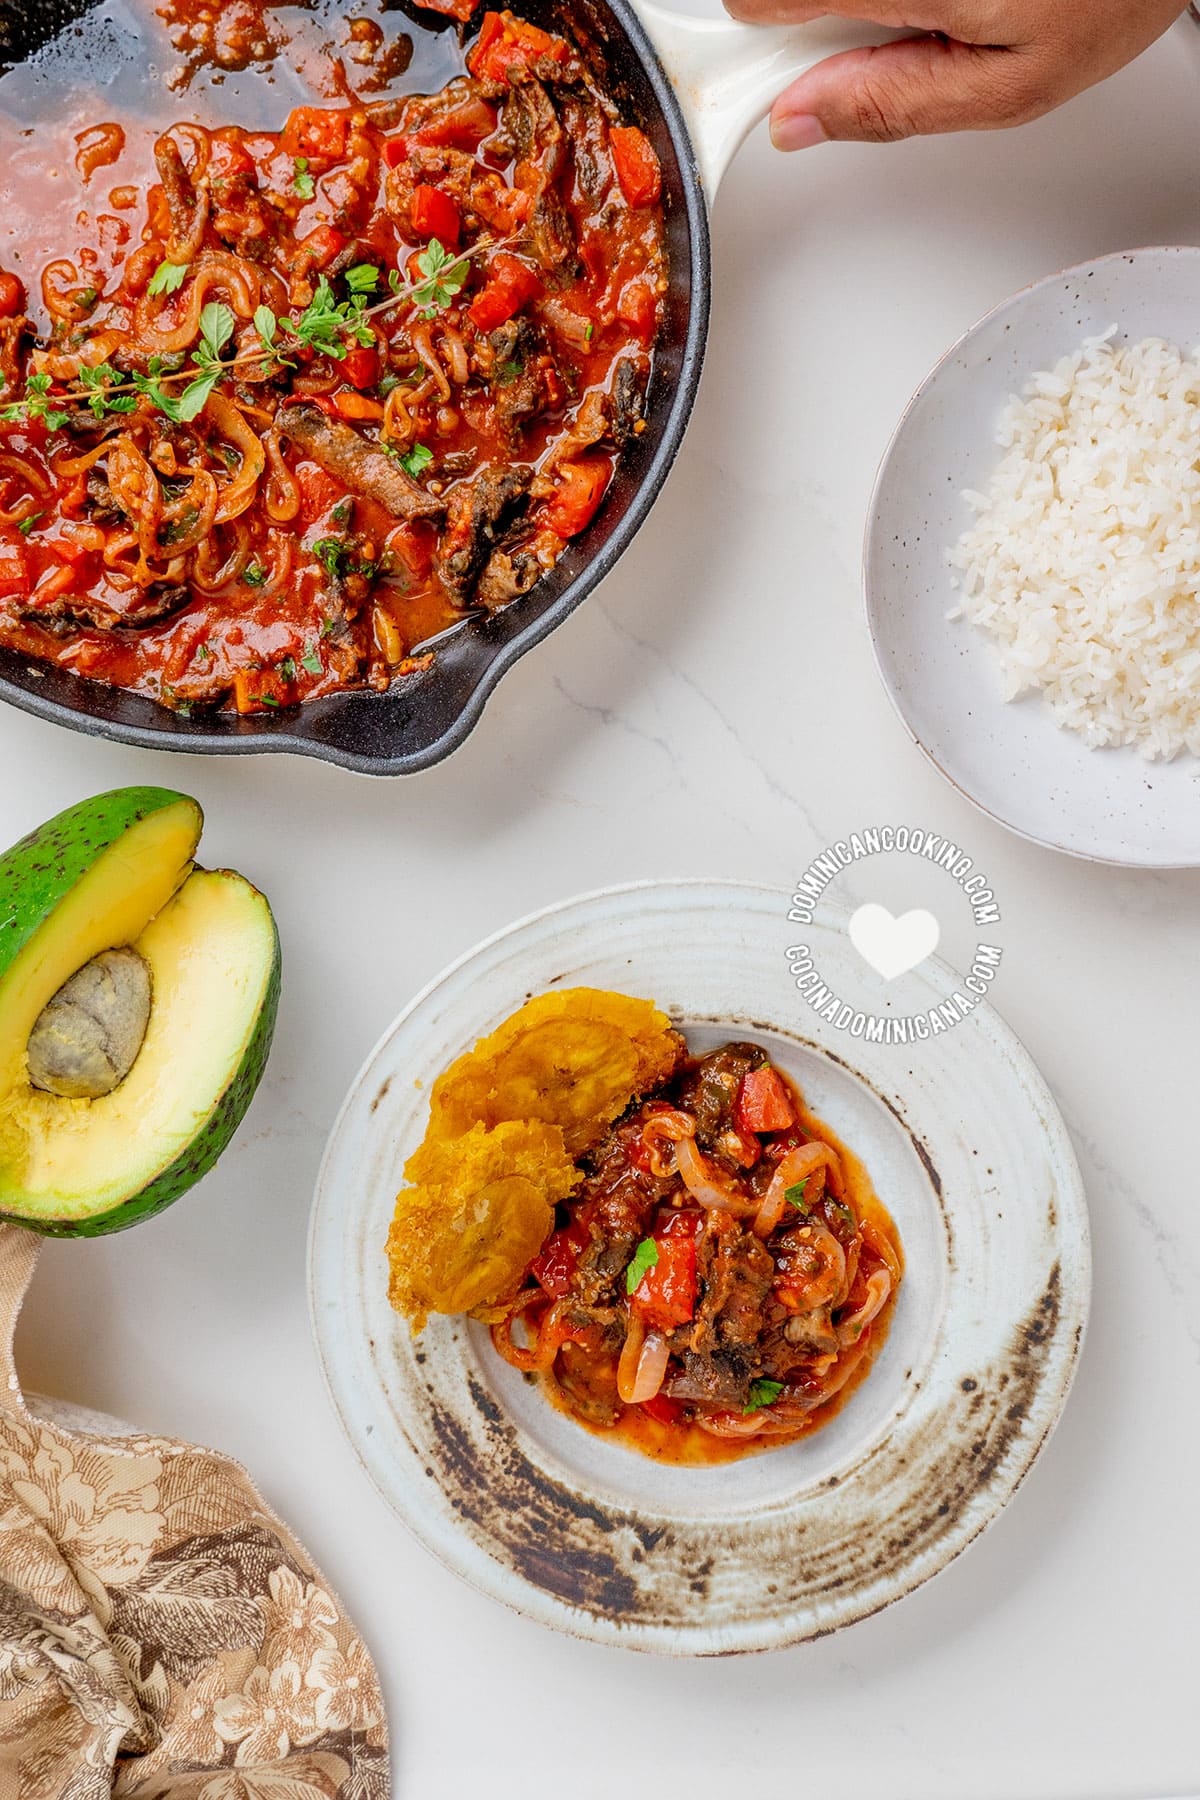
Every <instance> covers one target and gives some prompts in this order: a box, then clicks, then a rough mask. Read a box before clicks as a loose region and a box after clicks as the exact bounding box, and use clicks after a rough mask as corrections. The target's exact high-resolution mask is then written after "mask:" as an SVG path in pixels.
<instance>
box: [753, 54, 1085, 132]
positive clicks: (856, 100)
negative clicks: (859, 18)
mask: <svg viewBox="0 0 1200 1800" xmlns="http://www.w3.org/2000/svg"><path fill="white" fill-rule="evenodd" d="M1066 97H1067V95H1066V93H1065V92H1064V93H1063V94H1061V95H1059V94H1057V93H1056V92H1054V91H1052V88H1051V85H1050V83H1049V82H1048V81H1047V80H1046V78H1045V76H1044V75H1043V74H1042V73H1040V65H1039V64H1038V63H1037V61H1036V59H1034V58H1033V57H1031V56H1029V55H1027V54H1026V53H1024V52H1022V51H1017V50H1006V49H985V48H980V47H978V46H976V45H974V44H965V43H958V42H953V41H952V42H947V41H946V40H945V39H943V38H932V37H919V38H905V39H902V40H901V41H899V42H898V43H894V44H887V45H885V46H883V47H882V48H879V49H875V50H851V51H848V52H847V53H846V54H845V55H842V56H831V57H829V58H828V59H827V60H826V61H825V62H822V63H818V64H817V65H816V66H815V67H814V68H812V69H810V70H809V71H808V73H807V74H806V75H802V76H801V77H800V79H799V81H796V82H793V84H792V86H791V87H790V88H788V89H787V90H786V92H785V93H783V94H781V95H780V97H779V99H778V100H777V101H776V102H775V106H774V108H773V110H772V113H771V136H772V138H773V140H774V142H775V144H776V146H777V148H779V149H780V150H804V149H808V148H809V147H810V146H811V145H813V144H819V143H825V142H827V141H828V140H829V139H831V138H835V139H841V140H846V141H853V142H858V143H889V142H894V141H895V140H897V139H899V138H908V137H915V136H917V135H918V134H923V133H928V132H942V131H980V130H987V129H991V128H995V127H999V126H1003V125H1018V124H1022V123H1024V122H1025V121H1026V120H1027V119H1034V118H1038V117H1039V116H1040V115H1041V114H1042V113H1044V112H1048V111H1049V110H1050V108H1051V107H1052V106H1054V105H1055V104H1056V103H1057V102H1058V100H1059V99H1065V98H1066Z"/></svg>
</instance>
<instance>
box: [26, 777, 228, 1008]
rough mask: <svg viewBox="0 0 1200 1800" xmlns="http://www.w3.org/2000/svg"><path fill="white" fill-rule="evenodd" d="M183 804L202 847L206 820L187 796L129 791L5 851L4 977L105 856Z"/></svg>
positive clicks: (87, 803) (56, 821) (99, 800)
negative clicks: (134, 830)
mask: <svg viewBox="0 0 1200 1800" xmlns="http://www.w3.org/2000/svg"><path fill="white" fill-rule="evenodd" d="M180 803H182V804H183V805H185V806H190V807H192V808H193V809H194V811H195V814H196V842H197V843H199V841H200V831H201V828H202V826H203V823H204V815H203V814H202V812H201V811H200V808H199V806H198V805H197V804H196V802H195V801H194V800H192V799H189V797H188V795H186V794H176V793H173V792H172V791H171V789H170V788H157V787H129V788H115V789H114V790H113V791H112V792H111V793H108V794H94V795H93V796H92V798H91V799H90V800H81V801H80V802H79V803H78V805H76V806H69V807H68V808H67V810H66V811H65V812H60V813H59V814H58V816H57V817H56V818H53V819H48V820H47V821H46V823H45V824H44V825H39V826H38V828H37V830H36V831H31V832H30V833H29V835H28V837H23V838H22V839H21V841H20V843H17V844H14V845H13V847H12V849H11V850H6V851H5V853H4V855H3V856H0V977H3V976H4V975H6V974H7V973H8V971H9V969H10V968H11V967H12V965H13V963H14V962H15V961H16V959H17V957H18V956H20V954H21V952H22V951H23V950H24V948H25V946H26V945H27V944H28V942H29V940H30V938H31V937H32V936H33V934H34V932H35V931H36V930H37V929H38V927H39V926H40V925H41V924H42V922H43V920H45V919H47V918H48V917H49V915H50V914H51V913H52V912H53V911H54V909H55V907H56V906H59V905H60V904H61V903H62V901H63V900H64V899H65V898H66V896H67V895H68V894H69V893H70V891H71V889H72V888H73V887H74V886H75V885H76V883H77V882H79V881H81V880H82V878H83V877H84V876H85V875H86V874H87V872H88V870H89V869H90V868H91V867H92V864H93V863H94V862H95V861H96V859H97V858H98V857H99V856H101V855H102V854H103V852H104V851H105V850H108V849H110V848H111V847H112V845H113V844H115V843H116V842H117V840H118V839H119V838H121V837H123V836H124V835H125V833H126V832H127V831H128V830H129V829H130V827H131V826H133V825H136V824H137V823H138V822H139V821H140V820H141V819H146V818H149V816H150V814H151V813H156V812H161V811H162V810H163V808H164V807H166V806H177V805H179V804H180ZM183 873H184V871H183V870H181V871H180V874H181V876H182V874H183Z"/></svg>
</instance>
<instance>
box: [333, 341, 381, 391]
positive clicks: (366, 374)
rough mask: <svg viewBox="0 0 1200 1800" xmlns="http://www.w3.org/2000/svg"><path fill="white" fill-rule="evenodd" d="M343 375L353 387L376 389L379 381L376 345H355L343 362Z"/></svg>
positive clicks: (348, 351)
mask: <svg viewBox="0 0 1200 1800" xmlns="http://www.w3.org/2000/svg"><path fill="white" fill-rule="evenodd" d="M341 370H342V374H343V375H344V376H345V377H346V380H347V381H348V382H349V383H350V386H351V387H356V388H369V387H374V386H375V383H376V382H377V381H378V380H379V352H378V350H377V349H376V348H375V346H374V344H355V345H354V347H353V349H351V350H347V352H346V354H345V356H344V357H343V358H342V362H341Z"/></svg>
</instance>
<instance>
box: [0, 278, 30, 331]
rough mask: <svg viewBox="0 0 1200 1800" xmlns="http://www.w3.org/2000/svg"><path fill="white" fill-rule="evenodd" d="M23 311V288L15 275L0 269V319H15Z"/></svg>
mask: <svg viewBox="0 0 1200 1800" xmlns="http://www.w3.org/2000/svg"><path fill="white" fill-rule="evenodd" d="M24 311H25V288H24V285H23V283H22V282H21V281H20V280H19V279H18V278H17V276H15V275H10V274H9V272H8V270H7V269H0V319H15V318H16V316H17V314H18V313H22V312H24Z"/></svg>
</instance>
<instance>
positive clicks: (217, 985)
mask: <svg viewBox="0 0 1200 1800" xmlns="http://www.w3.org/2000/svg"><path fill="white" fill-rule="evenodd" d="M201 823H202V820H201V815H200V809H199V808H198V807H197V806H196V804H195V802H194V801H191V800H188V799H186V798H185V797H184V796H182V795H178V794H172V793H169V792H168V791H167V790H163V789H133V790H130V789H122V790H119V791H118V793H116V794H113V795H101V796H98V797H97V799H96V800H94V801H90V802H84V804H83V806H82V807H78V808H73V809H72V811H71V812H70V813H68V814H62V815H60V817H59V818H58V819H56V820H52V821H51V822H50V824H49V825H48V826H45V827H43V828H42V832H41V833H40V834H39V833H34V834H33V835H32V836H31V837H30V838H28V839H26V840H24V842H23V843H22V844H20V845H18V846H16V847H15V849H14V850H13V851H10V852H9V853H8V855H7V856H5V857H3V858H0V907H4V906H6V905H7V907H8V909H9V920H10V923H9V929H8V935H7V937H6V936H5V935H4V931H3V930H0V1218H5V1219H9V1220H11V1221H12V1222H14V1223H18V1224H23V1225H27V1226H30V1227H31V1228H33V1229H34V1230H37V1231H41V1232H44V1233H47V1234H49V1235H58V1236H93V1235H97V1234H99V1233H102V1232H108V1231H116V1230H120V1229H121V1228H122V1227H123V1226H125V1225H129V1224H132V1223H134V1222H135V1221H136V1220H138V1219H141V1218H145V1217H146V1216H148V1215H149V1214H150V1213H153V1212H157V1211H159V1210H160V1209H161V1208H162V1207H164V1206H166V1205H169V1204H170V1202H171V1201H172V1200H175V1199H178V1197H179V1195H180V1194H182V1193H184V1192H185V1191H186V1189H187V1188H189V1187H190V1186H191V1185H192V1184H193V1183H194V1182H195V1181H196V1180H198V1179H199V1177H200V1176H201V1175H203V1174H204V1173H205V1172H206V1171H207V1170H208V1169H209V1168H211V1166H212V1164H213V1163H214V1162H215V1161H216V1159H217V1157H218V1156H219V1155H220V1154H221V1152H222V1150H223V1149H224V1148H225V1146H226V1144H227V1143H228V1142H229V1139H230V1138H231V1137H232V1135H233V1133H234V1131H235V1130H236V1129H237V1126H238V1124H239V1122H240V1120H241V1118H242V1115H243V1114H244V1112H245V1111H246V1108H247V1107H248V1106H249V1104H250V1100H251V1098H252V1097H253V1094H254V1090H255V1088H256V1087H257V1085H258V1082H259V1079H260V1077H261V1075H262V1071H263V1068H264V1066H265V1063H266V1057H267V1053H268V1050H269V1048H270V1042H271V1034H272V1030H273V1027H274V1021H275V1013H276V1008H277V1004H278V995H279V945H278V938H277V936H276V932H275V925H274V920H273V919H272V916H271V910H270V907H269V906H268V904H267V902H266V900H265V899H264V897H263V896H262V895H261V894H260V893H259V892H258V891H257V890H256V889H255V888H253V887H251V885H250V884H249V882H247V881H245V880H243V878H242V877H241V876H240V875H236V874H232V873H230V872H229V871H224V870H218V871H211V872H210V871H206V870H201V869H196V868H195V867H194V865H193V863H192V856H193V853H194V851H195V848H196V844H197V841H198V838H199V833H200V826H201ZM81 845H82V847H81ZM0 917H3V914H2V913H0ZM125 946H130V947H132V948H133V949H135V950H136V951H137V953H138V956H139V957H140V958H141V959H142V960H143V962H144V964H145V966H146V969H147V971H148V974H149V978H150V991H151V1003H150V1011H149V1019H148V1022H147V1023H146V1028H145V1035H144V1038H143V1039H142V1042H141V1047H140V1049H138V1050H137V1052H136V1055H135V1056H134V1059H133V1062H132V1066H131V1067H130V1069H129V1072H128V1074H126V1075H125V1076H124V1079H123V1080H121V1081H120V1082H119V1085H117V1086H116V1087H115V1088H113V1090H112V1091H111V1092H110V1093H107V1094H103V1095H100V1096H98V1097H94V1098H71V1097H67V1096H64V1095H62V1094H59V1093H51V1092H47V1091H44V1089H42V1088H39V1087H35V1086H34V1085H33V1084H32V1082H31V1080H30V1077H29V1061H28V1046H29V1039H30V1033H31V1032H32V1031H33V1029H34V1026H35V1024H38V1025H39V1029H44V1019H43V1013H44V1009H45V1008H46V1005H47V1002H48V1001H50V1000H52V999H53V998H54V996H55V995H57V994H58V993H59V991H60V989H62V988H63V987H64V984H65V983H67V982H69V981H70V980H71V978H72V977H74V976H76V974H77V972H78V971H80V970H81V969H83V967H84V966H85V965H87V964H89V963H91V962H92V961H93V959H94V958H96V957H97V956H98V955H100V953H101V952H103V951H108V950H114V949H121V948H124V947H125ZM67 991H68V994H69V993H70V992H71V991H72V990H71V989H68V990H67ZM52 1014H53V1009H51V1015H52ZM39 1022H40V1023H39Z"/></svg>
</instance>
